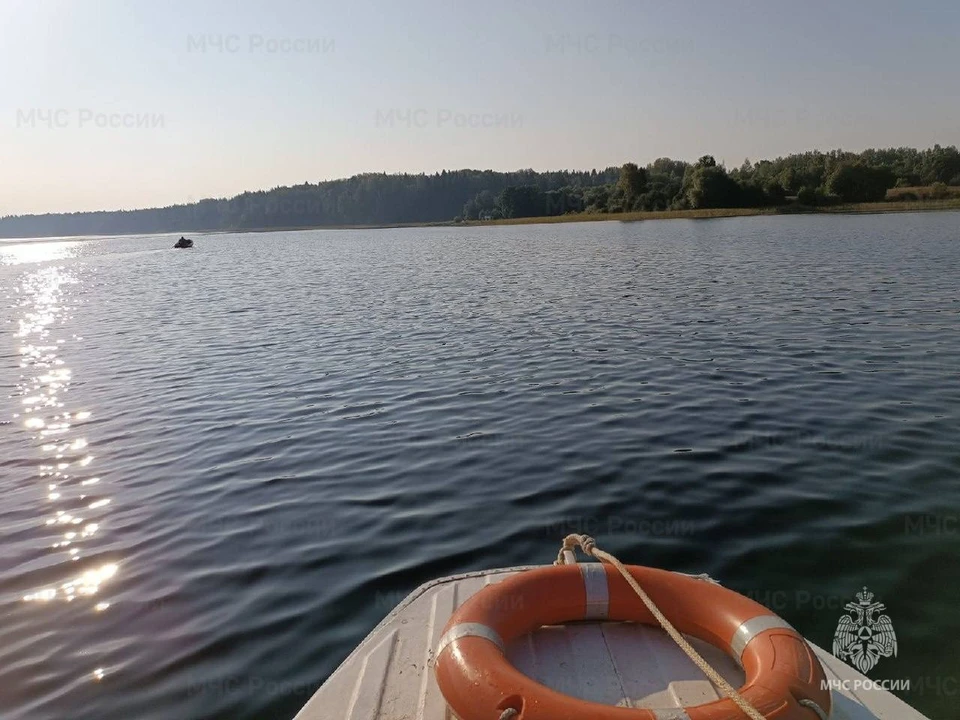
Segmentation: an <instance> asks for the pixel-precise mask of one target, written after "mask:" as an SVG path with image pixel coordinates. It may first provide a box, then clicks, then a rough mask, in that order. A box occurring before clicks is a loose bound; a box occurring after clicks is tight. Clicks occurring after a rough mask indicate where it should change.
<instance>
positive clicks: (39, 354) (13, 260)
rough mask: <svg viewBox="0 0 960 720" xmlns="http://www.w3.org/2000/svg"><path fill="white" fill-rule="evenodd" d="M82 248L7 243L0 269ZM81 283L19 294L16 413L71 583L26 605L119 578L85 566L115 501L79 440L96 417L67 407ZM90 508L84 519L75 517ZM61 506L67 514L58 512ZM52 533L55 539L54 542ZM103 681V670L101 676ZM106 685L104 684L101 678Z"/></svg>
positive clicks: (39, 273)
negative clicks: (80, 430)
mask: <svg viewBox="0 0 960 720" xmlns="http://www.w3.org/2000/svg"><path fill="white" fill-rule="evenodd" d="M77 244H78V243H77V242H42V243H41V242H31V243H18V244H0V264H11V265H16V264H21V263H32V262H45V261H50V260H53V261H56V260H60V259H64V258H68V257H71V256H72V254H73V248H74V247H75V246H76V245H77ZM76 282H77V280H76V278H75V277H74V276H73V275H72V274H71V273H70V272H69V271H68V269H67V268H64V267H59V266H56V265H47V266H42V267H40V268H37V269H33V270H30V271H28V272H26V273H24V274H23V275H22V277H21V281H20V287H19V288H18V289H17V290H16V292H15V293H14V294H13V295H12V296H11V297H12V299H13V300H14V308H15V309H16V310H18V311H19V313H18V314H19V317H18V319H17V322H16V325H15V326H14V327H15V328H16V332H15V336H16V338H17V341H18V344H19V355H20V367H21V368H22V375H21V377H20V381H19V383H18V390H19V392H18V393H17V395H19V396H20V398H21V399H20V403H19V407H20V408H21V411H22V415H21V414H20V413H16V414H14V416H13V417H14V418H15V419H16V420H17V423H16V424H17V426H19V427H22V428H23V429H24V430H25V431H26V433H27V434H28V435H29V437H30V438H32V439H33V441H34V442H36V447H37V448H39V451H40V453H41V455H40V458H41V459H40V461H39V462H38V463H37V465H36V473H37V476H38V478H39V479H40V480H41V482H42V485H40V487H39V488H38V490H39V492H38V494H37V498H38V501H39V502H40V503H42V505H41V506H40V507H44V510H42V514H43V515H45V516H46V517H45V518H44V521H43V525H42V527H44V528H45V530H44V531H43V532H44V533H45V535H44V538H45V539H44V545H45V546H46V547H48V548H50V550H49V551H50V552H54V553H57V554H58V556H59V558H60V562H61V564H60V565H57V566H54V567H60V568H62V571H63V579H62V580H61V581H60V582H58V583H55V584H54V585H53V586H52V587H40V588H36V589H35V590H34V591H32V592H28V593H27V594H25V595H24V596H23V600H24V601H26V602H39V603H44V602H50V601H54V600H64V601H67V602H72V601H73V600H75V599H77V598H83V597H89V596H93V595H96V594H97V593H98V592H99V591H100V589H101V586H102V585H103V584H104V583H107V582H108V581H110V579H111V578H113V577H114V575H116V573H117V565H116V564H115V563H106V564H102V565H99V566H98V567H94V568H93V569H88V570H85V571H83V572H80V573H79V574H78V570H77V565H74V564H73V563H80V564H81V565H83V564H84V563H81V562H80V561H81V560H82V558H83V557H84V556H85V555H86V554H87V553H88V543H92V542H96V539H97V538H99V537H100V536H101V535H102V531H101V527H102V525H103V522H104V515H103V513H104V508H106V507H107V506H108V505H109V504H110V498H108V497H103V496H100V495H97V494H85V493H91V489H88V488H89V487H90V486H93V485H96V484H97V483H98V482H99V480H100V478H99V477H89V476H88V474H87V473H88V471H87V467H88V466H90V465H91V464H92V463H93V462H94V460H95V459H96V456H95V455H94V454H92V453H91V452H90V449H91V448H90V447H88V446H89V444H90V443H89V441H88V439H87V437H86V436H85V434H84V435H82V436H81V435H78V434H76V430H75V428H74V427H73V426H74V425H75V424H76V423H79V422H82V421H84V420H87V419H89V418H90V417H91V412H90V411H89V410H74V409H69V410H68V409H65V403H64V402H63V396H64V393H65V392H66V391H67V390H68V389H69V386H70V385H71V383H72V382H73V372H72V370H71V369H70V368H69V367H67V365H66V361H65V359H64V357H62V356H61V353H62V352H64V351H65V350H67V349H69V348H70V346H71V344H72V343H74V342H79V341H80V340H81V339H82V338H80V337H79V336H78V335H75V334H74V335H67V334H66V332H65V329H64V328H63V326H64V324H65V323H66V321H67V320H68V319H69V317H70V310H71V307H70V302H71V295H70V286H71V285H73V284H75V283H76ZM80 503H82V504H83V505H85V509H84V510H83V511H82V512H83V513H84V515H88V514H89V515H92V517H82V516H77V515H75V514H73V512H68V510H72V511H74V512H75V508H77V507H79V506H80ZM58 507H59V508H61V509H58ZM51 533H52V534H53V535H52V536H51ZM107 607H109V603H108V602H106V601H99V602H98V603H97V604H96V605H95V609H96V610H97V611H102V610H104V609H106V608H107ZM97 672H98V673H100V677H102V670H98V671H97ZM98 679H99V678H98Z"/></svg>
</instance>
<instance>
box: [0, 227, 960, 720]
mask: <svg viewBox="0 0 960 720" xmlns="http://www.w3.org/2000/svg"><path fill="white" fill-rule="evenodd" d="M174 239H175V238H173V237H166V236H165V237H135V238H133V237H131V238H109V239H94V240H85V241H79V242H78V241H57V242H31V243H16V242H4V243H0V288H2V298H3V330H4V333H3V339H2V343H0V362H2V371H0V380H2V385H3V397H4V403H5V405H4V406H3V413H2V415H0V423H2V424H0V458H2V464H0V473H2V485H0V489H2V492H3V496H2V497H3V501H2V505H0V520H2V524H3V528H4V533H3V544H2V550H0V552H2V557H3V561H2V563H0V614H2V618H3V622H2V623H0V715H2V716H3V717H4V718H6V719H7V720H13V719H21V718H29V719H30V720H43V719H45V718H58V719H59V718H70V719H71V720H84V719H87V718H90V719H91V720H92V719H97V720H101V719H103V718H124V719H126V718H138V719H153V718H156V719H158V720H159V719H161V718H162V719H168V718H178V719H188V718H224V719H230V720H244V719H253V718H258V719H259V718H291V717H292V716H293V715H294V714H295V713H296V711H297V710H298V709H299V708H300V706H301V705H302V704H303V703H304V702H305V701H306V700H307V698H308V697H309V695H310V694H311V693H312V692H313V691H314V690H315V689H316V688H317V687H318V686H319V685H320V683H321V682H322V681H323V680H324V679H325V678H326V677H327V676H328V675H329V674H330V673H331V672H332V671H333V670H334V669H335V668H336V667H337V665H338V664H339V663H340V662H341V661H342V660H343V659H344V658H345V657H346V655H347V654H348V653H349V652H350V650H351V649H352V648H353V647H354V646H355V645H356V644H357V643H358V642H359V641H360V640H361V639H362V638H363V637H364V635H365V634H366V633H367V632H368V631H369V630H370V629H371V628H372V627H373V626H374V625H375V624H376V623H377V622H378V621H379V620H380V619H381V618H382V617H383V616H384V615H386V614H387V612H389V610H390V609H391V608H392V607H393V606H394V605H395V604H396V603H397V602H398V601H399V600H400V599H402V597H403V596H404V595H405V594H406V593H408V592H409V591H411V590H413V589H414V588H415V587H416V586H417V585H418V584H420V583H422V582H425V581H427V580H429V579H432V578H434V577H436V576H439V575H446V574H451V573H455V572H459V571H464V570H473V569H481V568H490V567H503V566H510V565H520V564H531V563H540V562H544V563H549V562H551V561H552V560H553V558H554V557H555V555H556V551H557V548H558V546H559V543H560V540H561V538H562V537H563V535H565V534H566V533H568V532H574V531H585V532H589V533H590V534H592V535H594V536H595V537H596V538H597V540H598V543H599V545H600V546H601V547H603V548H605V549H607V550H610V551H612V552H614V553H615V554H618V555H619V556H620V557H621V558H622V559H624V560H627V561H629V562H633V563H636V564H646V565H654V566H660V567H666V568H672V569H676V570H682V571H691V572H708V573H710V574H711V575H713V576H714V577H716V578H717V579H719V580H720V581H721V582H723V583H724V584H726V585H728V586H730V587H733V588H734V589H736V590H738V591H740V592H743V593H745V594H748V595H750V596H752V597H755V598H756V599H758V600H760V601H761V602H763V603H765V604H767V605H768V606H770V607H771V608H773V609H774V610H775V611H777V612H778V613H779V614H781V615H782V616H784V617H785V618H786V619H787V620H789V621H790V622H791V623H793V624H794V625H795V626H796V627H797V628H798V629H799V630H800V631H801V632H803V633H804V634H805V635H807V637H809V638H810V639H811V640H813V641H814V642H816V643H818V644H820V645H821V646H825V647H827V648H829V647H830V646H831V642H832V637H833V632H834V629H835V628H836V625H837V621H838V619H839V617H840V615H841V614H842V613H843V605H844V604H845V603H847V602H850V601H852V600H854V594H855V593H856V592H857V591H858V590H860V589H861V588H862V587H863V586H868V587H869V589H870V591H872V592H873V593H875V594H876V597H877V599H879V600H881V601H883V602H884V604H885V605H886V608H887V609H886V611H885V612H887V613H888V614H889V616H890V617H891V619H892V622H893V625H894V628H895V630H896V632H897V637H898V654H897V657H895V658H893V657H891V658H882V659H881V660H880V662H879V664H878V665H877V667H876V668H874V669H873V670H872V671H871V673H870V676H871V677H873V678H875V679H894V680H896V679H904V680H910V681H911V689H910V690H909V691H903V692H900V693H899V694H900V695H901V696H902V697H904V698H905V699H906V700H907V701H908V702H910V703H911V704H913V705H914V706H916V707H917V708H919V709H920V710H922V711H923V712H925V713H926V714H928V715H930V716H931V717H934V718H946V717H956V714H955V713H956V710H955V708H956V705H957V703H958V701H960V654H958V652H957V651H958V637H960V610H958V607H960V562H958V558H960V523H958V518H960V482H958V473H960V443H958V438H960V292H958V285H960V281H958V277H960V276H958V269H960V214H958V213H929V214H904V215H874V216H793V217H755V218H740V219H726V220H702V221H680V220H677V221H656V222H652V221H648V222H643V223H629V224H627V223H617V222H610V223H595V224H568V225H540V226H517V227H496V228H494V227H490V228H442V229H441V228H434V229H396V230H363V231H359V230H358V231H311V232H290V233H269V234H246V235H214V236H206V237H204V236H197V237H196V244H197V247H196V249H194V250H190V251H179V250H177V251H175V250H173V249H171V246H172V245H173V242H174Z"/></svg>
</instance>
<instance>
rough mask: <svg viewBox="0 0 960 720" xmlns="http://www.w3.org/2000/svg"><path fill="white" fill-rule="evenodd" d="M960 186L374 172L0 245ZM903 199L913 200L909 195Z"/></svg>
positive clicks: (769, 166) (771, 163) (71, 222)
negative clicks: (56, 238) (77, 237)
mask: <svg viewBox="0 0 960 720" xmlns="http://www.w3.org/2000/svg"><path fill="white" fill-rule="evenodd" d="M947 185H960V152H958V150H957V148H956V147H954V146H950V147H941V146H939V145H935V146H934V147H933V148H930V149H927V150H916V149H913V148H890V149H885V150H866V151H864V152H861V153H852V152H844V151H842V150H834V151H831V152H826V153H824V152H819V151H813V152H806V153H799V154H795V155H788V156H786V157H780V158H777V159H776V160H761V161H759V162H756V163H754V162H750V161H749V160H746V161H744V163H743V164H742V165H741V166H740V167H738V168H736V169H733V170H727V169H726V168H725V167H723V166H722V165H721V164H718V163H717V162H716V161H715V160H714V158H713V157H712V156H709V155H705V156H703V157H701V158H700V159H699V160H698V161H697V162H695V163H688V162H685V161H683V160H672V159H670V158H660V159H658V160H655V161H654V162H652V163H650V164H648V165H646V166H645V167H643V166H639V165H637V164H635V163H626V164H624V165H623V166H621V167H609V168H606V169H604V170H590V171H565V170H564V171H552V172H536V171H534V170H520V171H516V172H494V171H492V170H453V171H448V170H444V171H442V172H439V173H434V174H430V175H427V174H419V175H409V174H401V175H387V174H383V173H367V174H363V175H356V176H354V177H351V178H347V179H343V180H329V181H324V182H319V183H316V184H311V183H305V184H303V185H294V186H291V187H278V188H274V189H272V190H266V191H263V190H261V191H257V192H245V193H242V194H240V195H237V196H236V197H233V198H229V199H209V200H201V201H199V202H195V203H190V204H186V205H173V206H170V207H164V208H154V209H146V210H117V211H101V212H81V213H59V214H48V215H21V216H6V217H2V218H0V237H51V236H62V235H109V234H128V233H131V234H132V233H159V232H171V233H182V232H192V231H211V230H250V229H270V228H294V227H316V226H338V225H386V224H399V223H427V222H444V221H450V220H484V219H497V218H519V217H540V216H550V215H564V214H568V213H580V212H590V213H620V212H631V211H637V210H671V209H674V210H682V209H696V208H739V207H763V206H770V205H783V204H787V203H796V204H800V205H806V206H815V205H825V204H831V203H840V202H871V201H874V200H882V199H883V198H884V196H885V194H886V192H887V190H888V189H889V188H893V187H914V186H933V188H934V190H933V192H934V196H936V193H937V192H938V190H939V189H941V188H942V189H944V190H945V186H947ZM901 199H910V198H909V194H908V195H907V197H905V198H904V197H903V196H902V195H901Z"/></svg>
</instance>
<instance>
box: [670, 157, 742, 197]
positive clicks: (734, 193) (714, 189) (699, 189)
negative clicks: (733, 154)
mask: <svg viewBox="0 0 960 720" xmlns="http://www.w3.org/2000/svg"><path fill="white" fill-rule="evenodd" d="M682 193H683V203H684V204H685V206H686V207H689V208H723V207H738V206H739V204H740V186H739V185H738V184H737V182H736V180H734V179H733V178H731V177H730V176H729V175H727V171H726V170H725V169H724V168H723V167H721V166H718V165H717V164H716V161H715V160H714V159H713V157H711V156H710V155H704V156H703V157H702V158H700V160H698V161H697V164H696V165H694V166H692V167H690V168H688V169H687V173H686V175H685V176H684V178H683V190H682Z"/></svg>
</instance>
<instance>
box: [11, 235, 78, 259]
mask: <svg viewBox="0 0 960 720" xmlns="http://www.w3.org/2000/svg"><path fill="white" fill-rule="evenodd" d="M79 244H80V243H79V241H77V240H73V241H62V240H61V241H53V242H51V241H48V240H33V241H31V242H22V243H3V244H0V263H2V264H4V265H22V264H23V263H34V262H48V261H51V260H66V259H67V258H70V257H73V256H74V255H75V252H74V250H75V249H76V247H77V245H79Z"/></svg>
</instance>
